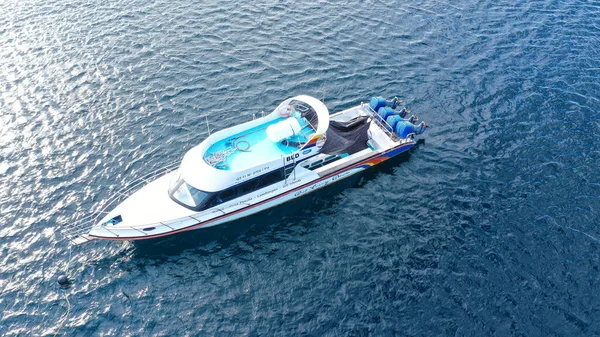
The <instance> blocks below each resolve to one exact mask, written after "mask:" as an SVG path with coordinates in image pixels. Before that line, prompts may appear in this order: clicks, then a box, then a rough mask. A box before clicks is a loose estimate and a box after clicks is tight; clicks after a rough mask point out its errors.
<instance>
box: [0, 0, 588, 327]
mask: <svg viewBox="0 0 600 337" xmlns="http://www.w3.org/2000/svg"><path fill="white" fill-rule="evenodd" d="M599 33H600V3H598V2H597V1H578V0H565V1H557V0H540V1H520V0H516V1H505V0H500V1H491V0H478V1H472V0H467V1H461V2H453V1H448V0H407V1H393V0H381V1H379V0H378V1H364V2H330V1H311V2H299V1H288V0H283V1H273V0H271V1H263V2H241V1H232V2H226V1H195V0H187V1H180V0H172V1H165V0H158V1H152V2H150V1H136V0H133V1H123V0H108V1H87V0H49V1H44V2H41V1H28V0H25V1H20V0H19V1H16V0H5V1H2V2H0V335H3V336H53V335H54V334H56V333H58V334H59V335H65V336H92V335H94V336H149V335H152V336H187V335H189V336H597V335H600V291H599V289H600V277H599V275H600V274H599V272H600V271H599V264H600V254H599V248H600V228H599V220H598V218H599V216H600V174H599V169H598V167H600V141H599V139H600V117H599V113H598V112H599V110H600V97H599V96H600V95H599V93H600V83H599V79H600V34H599ZM297 94H309V95H313V96H315V97H318V98H323V97H324V98H325V103H326V104H327V106H328V107H329V108H330V110H331V111H338V110H340V109H343V108H347V107H350V106H353V105H356V104H358V103H360V102H361V101H367V100H368V99H369V97H371V96H373V95H382V96H386V97H392V96H395V95H399V96H400V97H402V98H403V99H404V100H405V101H406V102H408V103H409V104H410V107H411V109H412V110H413V112H414V113H415V114H417V115H418V116H419V117H420V118H421V119H422V120H425V121H427V122H429V123H430V124H431V126H432V127H431V128H430V129H429V130H428V131H427V132H426V133H425V134H424V137H423V138H424V139H425V142H424V143H422V144H420V145H419V146H417V147H415V148H414V150H412V151H411V153H410V154H408V155H406V156H403V157H401V158H399V159H397V160H394V161H392V162H389V163H386V164H382V165H381V166H377V167H375V168H373V169H371V170H369V171H368V172H366V173H365V174H363V175H362V176H360V177H358V178H355V179H352V180H349V181H346V182H342V183H340V184H339V185H337V186H334V187H331V188H329V189H327V190H324V191H323V192H319V193H317V194H314V195H310V196H307V197H304V198H302V199H300V200H298V201H295V202H293V203H289V204H286V205H284V206H282V207H279V208H277V209H274V210H272V211H269V212H266V213H263V214H260V215H257V216H254V217H251V218H248V219H245V220H242V221H237V222H234V223H231V224H229V225H224V226H219V227H216V228H212V229H207V230H199V231H194V232H188V233H183V234H180V235H175V236H172V237H167V238H164V239H160V240H155V241H150V242H144V243H139V244H138V243H136V244H131V243H124V244H123V243H106V242H93V243H90V244H88V245H85V246H82V247H75V248H73V249H72V250H71V251H70V250H69V246H68V245H67V244H66V243H65V242H64V241H61V236H60V235H59V234H58V230H59V229H60V228H61V226H63V225H64V224H66V223H68V222H69V221H72V220H73V219H77V218H79V217H82V216H85V215H87V214H88V213H89V212H91V211H93V210H94V208H95V207H97V206H98V205H99V204H101V203H102V201H103V200H106V199H107V198H109V197H110V196H111V195H112V194H114V192H115V191H116V190H118V189H119V188H120V187H121V186H123V185H125V184H126V183H127V182H129V181H132V180H134V179H135V178H139V177H141V176H143V175H145V174H147V173H149V172H151V171H153V170H155V169H158V168H160V167H162V166H165V165H167V164H169V163H171V162H173V161H177V160H180V159H181V158H182V156H183V154H184V153H185V152H186V150H188V149H190V148H191V147H192V146H193V145H195V144H197V143H199V142H200V141H201V140H202V139H203V138H204V137H206V136H207V134H208V131H207V128H206V123H205V120H206V119H207V118H208V120H209V121H210V124H211V127H212V128H213V129H222V128H225V127H228V126H231V125H235V124H238V123H239V122H241V121H247V120H250V119H251V118H252V115H253V114H254V113H260V111H263V110H265V111H270V110H271V109H273V108H274V107H275V106H276V105H277V104H278V103H279V102H280V101H281V100H283V99H285V98H287V97H289V96H292V95H297ZM70 255H71V256H72V258H71V259H69V256H70ZM69 260H70V263H68V261H69ZM67 268H68V273H69V276H70V278H71V280H72V284H71V286H70V288H68V289H66V290H63V289H60V288H59V287H58V286H57V284H56V282H55V280H56V277H57V275H58V274H60V273H62V272H64V271H65V270H66V269H67Z"/></svg>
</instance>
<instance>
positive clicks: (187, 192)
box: [169, 171, 212, 210]
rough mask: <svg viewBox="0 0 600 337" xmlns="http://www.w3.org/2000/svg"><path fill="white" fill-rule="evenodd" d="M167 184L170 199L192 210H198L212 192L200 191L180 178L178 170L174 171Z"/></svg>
mask: <svg viewBox="0 0 600 337" xmlns="http://www.w3.org/2000/svg"><path fill="white" fill-rule="evenodd" d="M169 185H170V186H169V196H170V197H171V199H173V200H174V201H175V202H177V203H178V204H180V205H183V206H186V207H187V208H190V209H193V210H199V208H200V207H201V206H202V205H203V204H205V203H206V202H207V201H208V198H209V197H210V196H211V195H212V193H208V192H204V191H201V190H199V189H197V188H195V187H193V186H191V185H190V184H188V183H186V182H185V181H184V180H183V179H182V178H181V175H180V173H179V171H177V172H175V174H174V175H173V178H172V179H171V183H170V184H169Z"/></svg>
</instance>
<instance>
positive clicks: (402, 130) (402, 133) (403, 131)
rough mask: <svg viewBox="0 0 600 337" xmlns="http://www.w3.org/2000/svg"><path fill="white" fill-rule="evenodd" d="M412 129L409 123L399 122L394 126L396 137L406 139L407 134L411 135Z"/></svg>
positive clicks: (412, 126)
mask: <svg viewBox="0 0 600 337" xmlns="http://www.w3.org/2000/svg"><path fill="white" fill-rule="evenodd" d="M414 127H415V126H414V125H413V124H412V123H410V122H407V121H400V122H398V123H397V124H396V136H398V137H400V138H406V137H407V136H408V135H409V134H411V133H413V130H414Z"/></svg>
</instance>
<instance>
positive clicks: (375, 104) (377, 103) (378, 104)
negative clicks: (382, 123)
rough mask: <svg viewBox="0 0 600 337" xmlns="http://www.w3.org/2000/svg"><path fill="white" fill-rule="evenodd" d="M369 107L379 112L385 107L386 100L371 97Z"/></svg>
mask: <svg viewBox="0 0 600 337" xmlns="http://www.w3.org/2000/svg"><path fill="white" fill-rule="evenodd" d="M369 105H370V106H371V108H372V109H373V111H379V108H382V107H384V106H385V98H383V97H371V101H369Z"/></svg>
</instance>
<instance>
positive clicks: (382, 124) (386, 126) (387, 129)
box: [360, 103, 400, 141]
mask: <svg viewBox="0 0 600 337" xmlns="http://www.w3.org/2000/svg"><path fill="white" fill-rule="evenodd" d="M360 105H361V106H362V107H365V106H366V107H367V109H368V112H369V113H371V115H373V117H374V119H375V121H376V123H377V125H379V127H380V128H381V129H382V130H383V132H385V133H386V134H387V135H388V136H389V137H390V138H391V139H392V140H393V141H398V140H399V139H400V137H398V136H397V135H396V133H395V132H394V131H393V130H392V126H391V125H390V124H389V123H388V122H387V121H386V120H384V119H383V117H381V116H380V115H379V114H378V113H377V112H375V110H373V108H372V107H371V106H370V105H368V104H365V103H361V104H360ZM390 130H391V131H390Z"/></svg>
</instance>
